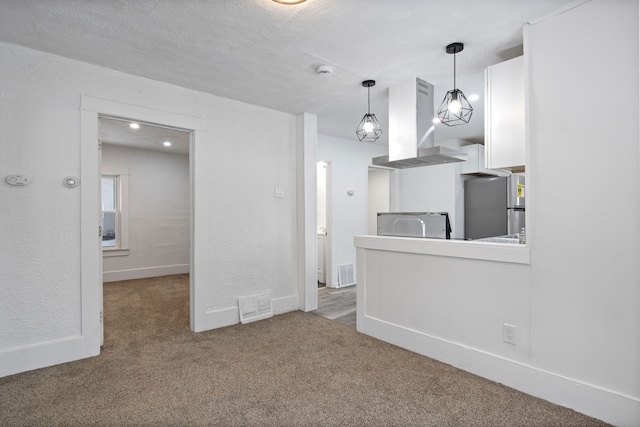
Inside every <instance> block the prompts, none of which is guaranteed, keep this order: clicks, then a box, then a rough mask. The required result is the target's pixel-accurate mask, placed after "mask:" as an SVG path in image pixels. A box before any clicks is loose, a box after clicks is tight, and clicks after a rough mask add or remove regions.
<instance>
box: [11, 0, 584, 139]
mask: <svg viewBox="0 0 640 427" xmlns="http://www.w3.org/2000/svg"><path fill="white" fill-rule="evenodd" d="M575 3H576V1H575V0H437V1H431V0H307V1H306V2H305V3H302V4H299V5H283V4H279V3H275V2H273V1H272V0H184V1H177V0H2V1H1V13H0V41H4V42H7V43H11V44H16V45H21V46H25V47H29V48H33V49H36V50H41V51H45V52H50V53H53V54H57V55H61V56H65V57H68V58H73V59H77V60H80V61H84V62H88V63H92V64H96V65H100V66H103V67H107V68H111V69H114V70H118V71H122V72H126V73H130V74H134V75H138V76H143V77H147V78H151V79H155V80H160V81H164V82H168V83H172V84H175V85H178V86H182V87H186V88H190V89H195V90H198V91H202V92H207V93H211V94H215V95H219V96H223V97H226V98H231V99H235V100H239V101H243V102H248V103H251V104H256V105H260V106H264V107H268V108H272V109H275V110H279V111H284V112H288V113H292V114H298V113H301V112H309V113H313V114H317V115H318V128H319V129H318V130H319V131H320V132H321V133H326V134H329V135H335V136H340V137H344V138H349V139H353V140H355V139H356V138H355V133H354V131H355V127H356V126H357V124H358V122H359V121H360V119H361V118H362V115H363V114H364V113H365V112H366V89H364V88H363V87H362V86H361V82H362V81H363V80H366V79H374V80H376V81H377V85H376V86H375V87H374V88H372V91H371V112H372V113H375V114H376V115H377V116H378V119H379V120H380V122H381V123H382V125H383V127H384V128H383V131H384V130H385V129H386V127H387V126H386V124H387V121H388V119H387V117H388V115H387V110H388V108H387V99H388V88H389V87H390V86H393V85H395V84H397V83H399V82H401V81H404V80H407V79H411V78H415V77H420V78H422V79H424V80H427V81H428V82H430V83H432V84H434V85H435V88H436V92H435V93H436V103H439V101H440V99H441V98H442V97H443V96H444V93H445V92H446V91H447V90H448V89H451V87H450V86H452V85H453V75H452V74H453V60H452V55H448V54H446V53H445V51H444V47H445V46H446V45H447V44H449V43H451V42H454V41H460V42H463V43H464V44H465V49H464V51H462V52H461V53H459V54H458V55H457V71H458V72H457V86H458V88H460V89H462V90H463V91H464V92H465V93H466V94H467V95H469V94H471V93H477V94H479V95H482V93H483V83H482V80H483V70H484V68H485V67H486V66H487V65H491V64H495V63H497V62H501V61H503V60H505V59H509V58H511V57H513V56H516V55H518V54H520V53H521V52H522V50H521V49H522V48H521V45H522V26H523V24H524V23H525V22H527V21H531V20H535V19H538V18H541V17H543V16H545V15H548V14H549V13H551V12H553V11H555V10H558V9H560V8H563V7H566V6H567V5H571V4H575ZM321 64H328V65H331V66H332V67H333V68H334V71H333V75H332V76H331V77H329V78H321V77H319V76H317V75H316V72H315V69H316V67H317V66H318V65H321ZM483 101H484V100H483V97H482V96H481V97H480V99H479V100H478V101H476V102H475V103H474V104H473V105H474V109H475V110H474V116H473V117H472V119H471V123H470V124H468V125H464V126H458V127H455V128H447V127H446V126H444V125H438V126H437V127H436V138H437V139H438V140H442V139H449V138H464V139H470V140H473V141H481V140H482V138H483ZM380 142H382V143H384V142H386V132H385V133H384V138H382V139H381V140H380Z"/></svg>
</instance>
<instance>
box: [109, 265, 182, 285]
mask: <svg viewBox="0 0 640 427" xmlns="http://www.w3.org/2000/svg"><path fill="white" fill-rule="evenodd" d="M189 269H190V266H189V264H177V265H161V266H158V267H142V268H130V269H127V270H113V271H104V272H103V273H102V281H103V282H105V283H106V282H118V281H120V280H134V279H144V278H147V277H160V276H171V275H173V274H187V273H189Z"/></svg>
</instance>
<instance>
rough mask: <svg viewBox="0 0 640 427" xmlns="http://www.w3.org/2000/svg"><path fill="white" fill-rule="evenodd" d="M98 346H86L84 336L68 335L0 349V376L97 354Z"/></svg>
mask: <svg viewBox="0 0 640 427" xmlns="http://www.w3.org/2000/svg"><path fill="white" fill-rule="evenodd" d="M99 353H100V352H99V347H98V346H95V348H93V351H90V350H89V349H88V348H87V339H85V337H77V336H76V337H68V338H64V339H59V340H52V341H47V342H42V343H37V344H33V345H27V346H22V347H17V348H9V349H6V350H3V351H0V377H5V376H7V375H14V374H18V373H20V372H26V371H31V370H33V369H39V368H45V367H47V366H53V365H57V364H59V363H65V362H71V361H74V360H79V359H84V358H87V357H92V356H97V355H98V354H99Z"/></svg>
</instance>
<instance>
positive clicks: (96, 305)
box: [80, 95, 206, 354]
mask: <svg viewBox="0 0 640 427" xmlns="http://www.w3.org/2000/svg"><path fill="white" fill-rule="evenodd" d="M80 110H81V111H80V114H81V118H80V122H81V136H80V143H81V145H80V169H81V170H80V182H81V189H80V199H81V200H80V245H81V253H82V255H81V267H82V273H81V281H82V285H81V289H82V301H81V304H82V320H81V322H82V336H83V338H84V342H85V343H86V344H85V346H86V348H87V350H88V351H90V352H93V353H95V354H97V352H99V349H100V337H101V333H102V267H101V256H102V255H101V253H102V252H101V238H100V236H99V235H98V227H99V225H100V221H99V218H100V215H99V212H98V209H99V194H100V191H99V189H100V156H99V151H98V117H99V116H100V115H105V116H113V117H123V118H135V119H136V120H140V121H144V122H148V123H156V124H161V125H166V126H171V127H175V128H180V129H185V130H187V131H191V141H190V146H189V173H190V178H189V181H190V193H191V194H190V200H191V202H190V203H191V209H190V212H191V213H190V216H191V218H190V219H191V221H190V222H191V230H190V233H191V236H190V242H191V254H190V255H191V256H190V280H189V294H190V326H191V330H192V331H196V332H197V331H201V330H204V329H205V328H204V327H203V324H202V323H203V322H204V319H203V318H204V315H206V297H205V295H204V293H205V291H206V290H205V287H204V286H205V282H204V281H203V280H201V279H200V277H199V275H198V273H199V268H198V267H199V266H204V265H205V263H204V262H201V260H200V258H199V257H202V256H204V254H205V250H206V236H205V233H196V232H195V230H205V229H206V215H205V213H206V204H205V200H204V199H205V198H204V197H196V194H204V192H205V188H204V185H205V183H206V180H205V179H198V178H199V175H200V174H201V172H200V171H204V170H206V167H205V166H206V165H205V164H204V162H205V158H206V156H201V160H200V161H198V159H197V156H196V153H197V150H198V149H199V148H200V147H201V146H204V144H202V143H201V141H203V140H204V139H205V137H206V121H205V120H204V119H202V118H198V117H191V116H186V115H182V114H179V113H173V112H168V111H162V110H158V109H154V108H150V107H145V106H139V105H132V104H125V103H122V102H118V101H111V100H106V99H101V98H95V97H91V96H87V95H82V96H81V102H80ZM201 163H202V165H201Z"/></svg>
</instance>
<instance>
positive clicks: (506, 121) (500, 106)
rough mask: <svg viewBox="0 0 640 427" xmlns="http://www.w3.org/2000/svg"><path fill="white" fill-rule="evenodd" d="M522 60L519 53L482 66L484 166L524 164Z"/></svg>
mask: <svg viewBox="0 0 640 427" xmlns="http://www.w3.org/2000/svg"><path fill="white" fill-rule="evenodd" d="M524 109H525V103H524V60H523V57H522V56H519V57H517V58H514V59H510V60H509V61H505V62H501V63H500V64H496V65H492V66H490V67H488V68H487V69H486V70H485V123H484V147H485V166H486V167H487V168H488V169H499V168H502V169H511V170H514V171H515V170H521V169H522V168H524V165H525V125H524Z"/></svg>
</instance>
